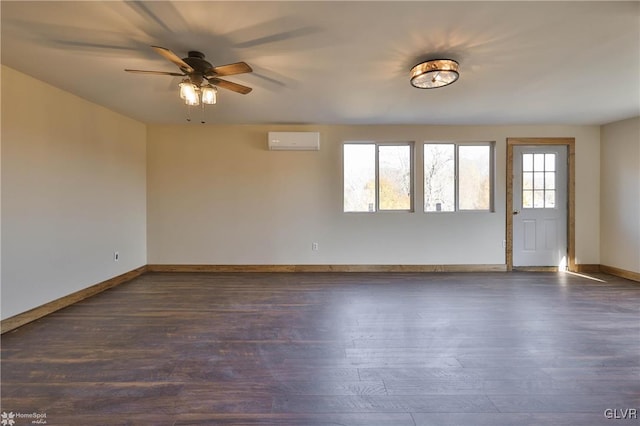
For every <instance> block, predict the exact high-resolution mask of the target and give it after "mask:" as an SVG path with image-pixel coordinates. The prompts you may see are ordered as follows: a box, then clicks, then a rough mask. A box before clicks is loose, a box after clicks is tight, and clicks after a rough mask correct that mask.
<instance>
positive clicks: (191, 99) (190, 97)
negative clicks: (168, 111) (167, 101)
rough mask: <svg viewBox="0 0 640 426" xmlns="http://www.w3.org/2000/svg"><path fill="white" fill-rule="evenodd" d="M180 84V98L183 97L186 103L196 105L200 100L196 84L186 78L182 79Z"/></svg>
mask: <svg viewBox="0 0 640 426" xmlns="http://www.w3.org/2000/svg"><path fill="white" fill-rule="evenodd" d="M179 86H180V99H184V102H185V103H186V104H187V105H198V104H199V103H200V100H199V99H198V92H197V91H196V86H195V85H194V84H193V83H191V81H189V80H188V79H185V80H183V81H182V83H180V84H179Z"/></svg>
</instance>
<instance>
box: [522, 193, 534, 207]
mask: <svg viewBox="0 0 640 426" xmlns="http://www.w3.org/2000/svg"><path fill="white" fill-rule="evenodd" d="M522 208H523V209H532V208H533V191H522Z"/></svg>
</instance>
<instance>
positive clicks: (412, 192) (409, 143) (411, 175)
mask: <svg viewBox="0 0 640 426" xmlns="http://www.w3.org/2000/svg"><path fill="white" fill-rule="evenodd" d="M345 145H374V146H375V190H374V197H375V203H374V204H375V207H374V208H375V210H374V211H345V210H344V167H345V163H344V147H345ZM381 146H408V147H409V179H410V182H409V191H410V194H409V204H410V206H409V209H400V210H391V209H384V210H381V209H380V147H381ZM415 185H416V179H415V142H413V141H389V142H376V141H344V142H343V143H342V212H343V213H347V214H354V213H355V214H372V213H413V212H415V197H416V191H415Z"/></svg>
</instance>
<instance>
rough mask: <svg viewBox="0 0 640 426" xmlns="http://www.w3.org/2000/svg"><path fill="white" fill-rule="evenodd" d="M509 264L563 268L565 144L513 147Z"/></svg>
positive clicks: (565, 197)
mask: <svg viewBox="0 0 640 426" xmlns="http://www.w3.org/2000/svg"><path fill="white" fill-rule="evenodd" d="M513 174H514V176H513V212H512V213H513V215H514V216H513V266H514V267H518V266H555V267H558V268H560V269H561V270H564V269H566V267H567V263H568V260H567V147H566V145H539V146H521V145H518V146H514V148H513Z"/></svg>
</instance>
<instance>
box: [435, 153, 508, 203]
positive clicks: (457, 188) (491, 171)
mask: <svg viewBox="0 0 640 426" xmlns="http://www.w3.org/2000/svg"><path fill="white" fill-rule="evenodd" d="M426 145H453V146H454V150H453V152H454V154H453V155H454V158H453V162H454V176H453V180H454V203H453V204H454V210H453V211H427V210H426V207H425V205H424V204H425V202H424V198H425V197H424V196H425V194H424V190H425V182H424V180H425V177H424V165H425V161H424V160H425V152H426V150H425V146H426ZM495 145H496V143H495V141H488V142H484V141H478V142H457V141H424V142H423V144H422V172H423V176H422V197H423V203H422V209H423V211H424V213H428V214H434V213H435V214H447V213H449V214H452V213H466V212H490V213H494V212H495V192H496V191H495V187H496V185H495V176H496V170H495V168H496V159H495V155H496V153H495V152H496V149H495ZM465 146H488V147H489V208H488V209H461V208H460V197H459V195H460V179H459V176H460V174H459V171H460V161H459V160H460V147H465Z"/></svg>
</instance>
